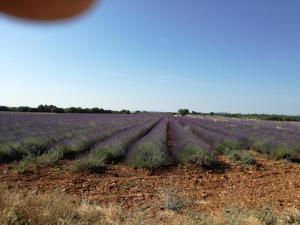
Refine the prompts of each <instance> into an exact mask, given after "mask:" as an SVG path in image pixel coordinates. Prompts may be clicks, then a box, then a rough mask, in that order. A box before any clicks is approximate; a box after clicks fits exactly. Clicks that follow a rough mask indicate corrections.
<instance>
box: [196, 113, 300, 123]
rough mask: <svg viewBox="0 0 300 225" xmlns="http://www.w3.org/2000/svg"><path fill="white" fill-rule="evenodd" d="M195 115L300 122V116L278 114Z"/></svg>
mask: <svg viewBox="0 0 300 225" xmlns="http://www.w3.org/2000/svg"><path fill="white" fill-rule="evenodd" d="M191 114H194V115H210V116H225V117H230V118H238V119H258V120H272V121H295V122H300V116H290V115H276V114H241V113H214V112H211V113H197V112H194V111H193V112H192V113H191Z"/></svg>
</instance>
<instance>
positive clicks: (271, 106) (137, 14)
mask: <svg viewBox="0 0 300 225" xmlns="http://www.w3.org/2000/svg"><path fill="white" fill-rule="evenodd" d="M299 12H300V1H299V0H288V1H286V0H264V1H262V0H226V1H225V0H188V1H183V0H151V1H149V0H126V1H125V0H124V1H123V0H104V1H103V3H102V4H100V5H98V6H97V7H96V8H95V9H93V10H92V11H91V12H90V13H88V14H87V15H85V16H84V17H81V18H80V19H77V20H74V21H72V22H66V23H60V24H51V25H46V26H42V25H40V24H27V23H24V22H17V21H13V20H9V19H7V18H5V17H0V105H8V106H19V105H29V106H37V105H39V104H54V105H57V106H60V107H69V106H81V107H92V106H97V107H103V108H111V109H123V108H125V109H130V110H155V111H175V110H176V111H177V109H178V108H182V107H186V108H189V109H190V110H196V111H202V112H210V111H215V112H242V113H247V112H249V113H252V112H257V113H285V114H300V13H299Z"/></svg>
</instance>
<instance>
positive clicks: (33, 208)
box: [0, 188, 300, 225]
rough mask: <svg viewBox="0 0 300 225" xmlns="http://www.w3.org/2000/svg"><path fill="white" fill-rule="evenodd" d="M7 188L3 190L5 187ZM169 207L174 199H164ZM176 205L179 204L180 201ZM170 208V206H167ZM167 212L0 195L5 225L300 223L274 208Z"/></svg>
mask: <svg viewBox="0 0 300 225" xmlns="http://www.w3.org/2000/svg"><path fill="white" fill-rule="evenodd" d="M2 189H3V188H2ZM162 200H165V203H166V202H167V203H168V204H169V202H170V199H169V198H167V200H166V198H164V199H162ZM171 200H172V203H173V202H174V201H173V199H171ZM175 202H176V205H178V204H177V203H178V201H177V200H176V201H175ZM172 205H173V204H172ZM166 208H168V207H166ZM176 209H177V208H176ZM180 209H182V211H180V212H178V210H175V211H174V210H172V209H171V210H164V211H162V212H160V213H158V214H157V215H156V216H153V215H150V214H151V213H147V212H146V210H140V211H138V212H133V213H132V212H128V213H127V214H126V213H124V209H122V207H121V206H120V205H108V206H105V207H101V206H99V205H95V204H91V203H90V202H88V201H83V202H80V201H77V200H76V199H74V198H72V197H70V196H67V195H65V194H62V193H58V192H57V193H48V194H38V195H37V194H29V193H28V192H27V193H26V192H12V191H7V190H6V189H5V188H4V189H3V191H2V192H1V193H0V224H3V225H57V224H66V225H94V224H95V225H96V224H97V225H101V224H109V225H117V224H124V225H134V224H149V225H151V224H155V225H158V224H161V225H167V224H173V225H225V224H232V225H264V224H267V225H275V224H279V225H288V224H300V211H299V210H296V209H289V210H286V211H285V212H284V213H282V214H281V215H277V214H275V213H274V212H272V210H270V209H267V208H266V209H259V210H252V211H242V210H239V209H232V210H226V211H225V212H224V213H223V214H219V215H215V216H211V215H197V214H195V213H192V212H191V211H190V210H189V209H185V208H184V209H183V207H180Z"/></svg>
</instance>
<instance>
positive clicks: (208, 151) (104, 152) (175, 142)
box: [0, 114, 300, 170]
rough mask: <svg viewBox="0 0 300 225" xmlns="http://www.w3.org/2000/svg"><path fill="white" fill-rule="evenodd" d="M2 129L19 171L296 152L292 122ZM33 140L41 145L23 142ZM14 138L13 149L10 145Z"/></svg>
mask: <svg viewBox="0 0 300 225" xmlns="http://www.w3.org/2000/svg"><path fill="white" fill-rule="evenodd" d="M64 121H65V122H64ZM0 124H1V125H2V126H3V129H2V127H1V130H0V134H3V135H1V137H0V140H2V144H1V143H0V160H1V157H2V161H9V160H7V158H9V157H11V158H12V159H13V160H15V159H16V158H14V157H15V154H16V155H18V156H19V158H17V159H22V158H23V160H21V162H20V163H19V167H20V168H21V170H22V169H23V168H28V165H30V166H32V165H35V166H36V165H38V166H43V165H49V164H53V163H55V162H57V161H58V160H60V159H64V158H66V157H74V156H77V157H78V160H75V162H74V165H75V167H76V168H77V169H78V170H99V168H101V169H102V168H104V165H105V164H107V163H112V162H118V161H125V162H126V163H127V164H129V165H132V166H134V167H143V168H148V169H155V168H158V167H161V166H165V165H169V164H171V163H174V162H181V163H183V164H193V165H197V166H201V167H209V168H212V167H215V166H216V165H217V164H218V162H217V154H219V153H220V152H221V153H224V150H226V151H229V150H230V152H232V150H234V152H235V151H236V150H246V149H247V150H248V149H256V150H259V151H261V152H262V153H269V152H276V151H275V150H276V149H277V148H278V146H285V148H282V147H281V148H280V149H281V154H283V156H284V157H291V154H294V155H293V156H294V157H298V155H297V154H298V153H300V152H299V151H298V150H299V149H298V150H297V147H299V145H298V144H299V143H300V126H299V125H298V124H296V123H283V122H281V123H278V122H263V121H250V120H234V119H224V118H223V119H220V118H209V117H205V118H201V117H198V118H192V117H184V118H175V117H172V116H163V115H128V116H127V115H67V114H65V115H56V114H49V115H40V114H1V117H0ZM13 129H16V133H15V136H14V135H12V134H13ZM48 129H49V130H48ZM7 133H10V134H11V135H7ZM5 135H6V136H5ZM32 136H33V137H35V138H38V139H39V140H44V142H42V144H40V143H38V144H36V143H34V142H33V143H32V142H30V141H29V142H27V140H28V137H32ZM18 138H19V139H18ZM16 139H17V140H19V142H20V143H18V144H17V145H16V146H17V147H15V145H14V144H12V140H14V142H15V140H16ZM7 143H9V144H7ZM28 143H29V144H28ZM26 144H27V145H26ZM3 146H4V147H3ZM7 146H9V148H7ZM20 146H21V153H20V152H19V150H20V149H19V148H18V147H20ZM22 148H23V149H22ZM24 148H25V149H26V148H27V151H25V152H24ZM28 149H29V152H28ZM282 149H283V150H282ZM216 150H217V151H216ZM297 152H298V153H297ZM299 155H300V154H299ZM246 156H247V157H248V158H249V155H246ZM5 157H6V158H5ZM239 157H240V156H239ZM284 157H283V158H284ZM248 158H247V160H248ZM3 159H6V160H3Z"/></svg>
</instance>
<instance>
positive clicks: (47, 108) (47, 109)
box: [0, 105, 130, 114]
mask: <svg viewBox="0 0 300 225" xmlns="http://www.w3.org/2000/svg"><path fill="white" fill-rule="evenodd" d="M0 111H6V112H40V113H99V114H112V113H115V114H130V111H129V110H125V109H123V110H121V111H113V110H106V109H101V108H96V107H95V108H81V107H70V108H59V107H57V106H55V105H39V106H38V107H37V108H33V107H28V106H19V107H7V106H0Z"/></svg>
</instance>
